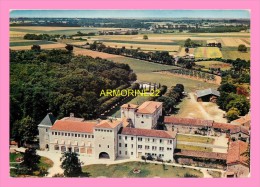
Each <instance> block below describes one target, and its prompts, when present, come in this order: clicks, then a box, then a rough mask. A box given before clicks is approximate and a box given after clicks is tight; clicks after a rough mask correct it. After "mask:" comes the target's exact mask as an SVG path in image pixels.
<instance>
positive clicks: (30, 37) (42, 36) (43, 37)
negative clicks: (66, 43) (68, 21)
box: [23, 34, 60, 42]
mask: <svg viewBox="0 0 260 187" xmlns="http://www.w3.org/2000/svg"><path fill="white" fill-rule="evenodd" d="M59 37H60V35H59V34H57V35H49V34H38V35H37V34H25V35H24V37H23V39H24V40H47V41H53V42H57V38H59Z"/></svg>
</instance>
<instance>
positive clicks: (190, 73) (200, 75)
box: [170, 69, 216, 81]
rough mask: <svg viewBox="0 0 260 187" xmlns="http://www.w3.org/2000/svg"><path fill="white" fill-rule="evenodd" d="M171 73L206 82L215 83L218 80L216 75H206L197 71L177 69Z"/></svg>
mask: <svg viewBox="0 0 260 187" xmlns="http://www.w3.org/2000/svg"><path fill="white" fill-rule="evenodd" d="M170 71H171V72H172V73H176V74H179V75H188V76H191V77H195V78H200V79H205V80H209V81H215V80H216V76H215V75H212V74H209V73H205V72H201V71H197V70H189V69H175V70H170Z"/></svg>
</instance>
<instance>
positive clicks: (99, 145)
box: [98, 144, 109, 148]
mask: <svg viewBox="0 0 260 187" xmlns="http://www.w3.org/2000/svg"><path fill="white" fill-rule="evenodd" d="M98 147H102V146H101V144H98ZM107 148H109V145H107Z"/></svg>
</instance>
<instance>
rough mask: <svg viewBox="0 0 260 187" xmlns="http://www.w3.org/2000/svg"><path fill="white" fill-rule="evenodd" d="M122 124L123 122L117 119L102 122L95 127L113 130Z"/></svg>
mask: <svg viewBox="0 0 260 187" xmlns="http://www.w3.org/2000/svg"><path fill="white" fill-rule="evenodd" d="M121 123H122V121H119V120H117V119H108V120H102V121H100V122H99V123H98V124H97V125H96V126H95V128H107V129H113V128H115V127H117V126H118V125H119V124H121Z"/></svg>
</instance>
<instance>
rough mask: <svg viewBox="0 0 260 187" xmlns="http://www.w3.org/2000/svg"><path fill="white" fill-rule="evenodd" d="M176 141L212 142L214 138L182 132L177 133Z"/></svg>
mask: <svg viewBox="0 0 260 187" xmlns="http://www.w3.org/2000/svg"><path fill="white" fill-rule="evenodd" d="M177 141H185V142H197V143H207V144H213V142H214V139H213V138H208V137H202V136H189V135H184V134H177Z"/></svg>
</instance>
